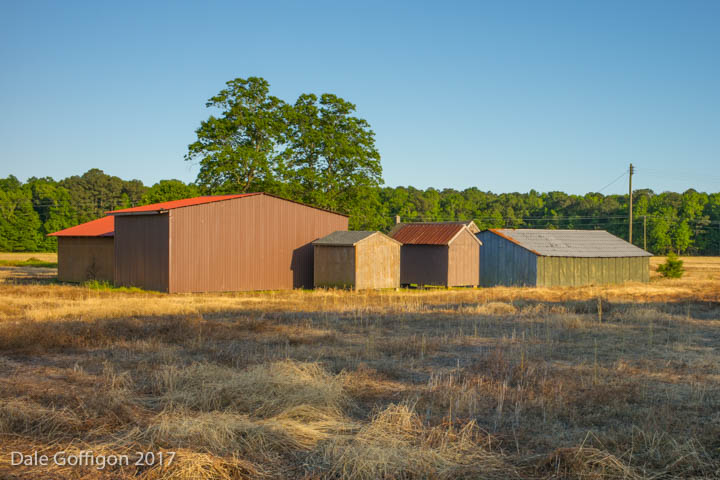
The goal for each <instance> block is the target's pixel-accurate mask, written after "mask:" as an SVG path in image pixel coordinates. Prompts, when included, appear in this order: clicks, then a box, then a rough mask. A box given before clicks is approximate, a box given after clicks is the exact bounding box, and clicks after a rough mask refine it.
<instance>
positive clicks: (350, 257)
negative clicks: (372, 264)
mask: <svg viewBox="0 0 720 480" xmlns="http://www.w3.org/2000/svg"><path fill="white" fill-rule="evenodd" d="M314 264H315V274H314V284H315V286H316V287H338V288H349V287H350V288H354V287H355V247H353V246H329V245H315V258H314Z"/></svg>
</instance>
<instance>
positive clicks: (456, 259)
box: [447, 228, 480, 287]
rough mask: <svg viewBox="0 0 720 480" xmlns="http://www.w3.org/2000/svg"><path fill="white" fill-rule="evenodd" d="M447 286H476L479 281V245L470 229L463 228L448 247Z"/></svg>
mask: <svg viewBox="0 0 720 480" xmlns="http://www.w3.org/2000/svg"><path fill="white" fill-rule="evenodd" d="M448 255H449V258H448V279H447V285H448V286H449V287H459V286H476V285H478V283H479V281H480V246H479V245H478V241H477V239H476V238H475V236H474V235H473V234H472V233H471V232H470V230H468V229H467V228H466V229H463V230H462V231H461V232H460V234H459V235H458V236H457V237H456V238H455V240H453V241H452V242H451V243H450V246H449V247H448Z"/></svg>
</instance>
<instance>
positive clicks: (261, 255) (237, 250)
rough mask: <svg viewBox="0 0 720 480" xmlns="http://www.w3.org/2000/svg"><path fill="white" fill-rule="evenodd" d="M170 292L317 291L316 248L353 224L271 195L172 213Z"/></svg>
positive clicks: (332, 214) (187, 208) (199, 206)
mask: <svg viewBox="0 0 720 480" xmlns="http://www.w3.org/2000/svg"><path fill="white" fill-rule="evenodd" d="M170 214H171V228H170V249H171V257H170V258H171V264H170V291H171V292H206V291H236V290H279V289H291V288H299V287H304V288H312V286H313V246H312V245H311V242H313V241H314V240H317V239H318V238H320V237H323V236H325V235H328V234H330V233H332V232H334V231H337V230H347V226H348V219H347V217H344V216H342V215H337V214H334V213H330V212H326V211H323V210H318V209H316V208H311V207H308V206H305V205H300V204H298V203H294V202H290V201H287V200H282V199H279V198H275V197H271V196H268V195H255V196H252V197H245V198H238V199H234V200H226V201H222V202H213V203H208V204H203V205H196V206H193V207H186V208H178V209H175V210H171V213H170Z"/></svg>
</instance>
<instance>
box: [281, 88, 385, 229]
mask: <svg viewBox="0 0 720 480" xmlns="http://www.w3.org/2000/svg"><path fill="white" fill-rule="evenodd" d="M355 109H356V107H355V105H354V104H352V103H350V102H348V101H346V100H344V99H342V98H340V97H338V96H336V95H332V94H329V93H325V94H323V95H321V96H320V98H318V97H317V96H316V95H314V94H303V95H300V97H299V98H298V100H297V101H296V102H295V104H294V105H293V106H292V107H286V108H285V109H284V111H285V118H286V119H287V122H288V130H287V145H286V149H285V151H284V153H283V155H282V162H281V164H280V166H279V172H280V173H281V177H282V178H283V180H284V181H285V189H286V191H287V192H288V193H289V195H290V196H291V197H292V198H294V199H297V200H301V201H304V202H308V203H311V204H313V205H317V206H319V207H324V208H328V209H332V210H338V211H342V212H345V213H349V214H350V215H351V224H353V226H354V227H360V226H371V225H375V224H376V223H377V219H375V215H373V213H372V212H373V211H374V210H377V209H378V208H379V203H378V197H377V195H376V190H377V188H378V187H379V186H380V185H381V184H382V183H383V180H382V167H381V165H380V153H379V152H378V150H377V148H376V146H375V133H374V132H373V131H372V130H371V129H370V124H369V123H368V122H367V121H366V120H364V119H362V118H358V117H356V116H354V115H353V113H354V112H355ZM353 217H355V218H354V219H353Z"/></svg>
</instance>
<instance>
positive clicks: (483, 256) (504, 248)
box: [477, 231, 538, 287]
mask: <svg viewBox="0 0 720 480" xmlns="http://www.w3.org/2000/svg"><path fill="white" fill-rule="evenodd" d="M477 237H478V238H479V239H480V241H481V242H482V244H483V245H482V247H480V285H482V286H484V287H491V286H494V285H518V286H535V285H536V283H537V269H538V266H537V259H538V257H537V255H535V254H534V253H532V252H530V251H529V250H527V249H525V248H523V247H521V246H519V245H516V244H514V243H512V242H510V241H508V240H506V239H504V238H502V237H500V236H498V235H496V234H494V233H492V232H488V231H485V232H481V233H480V234H478V236H477Z"/></svg>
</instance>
